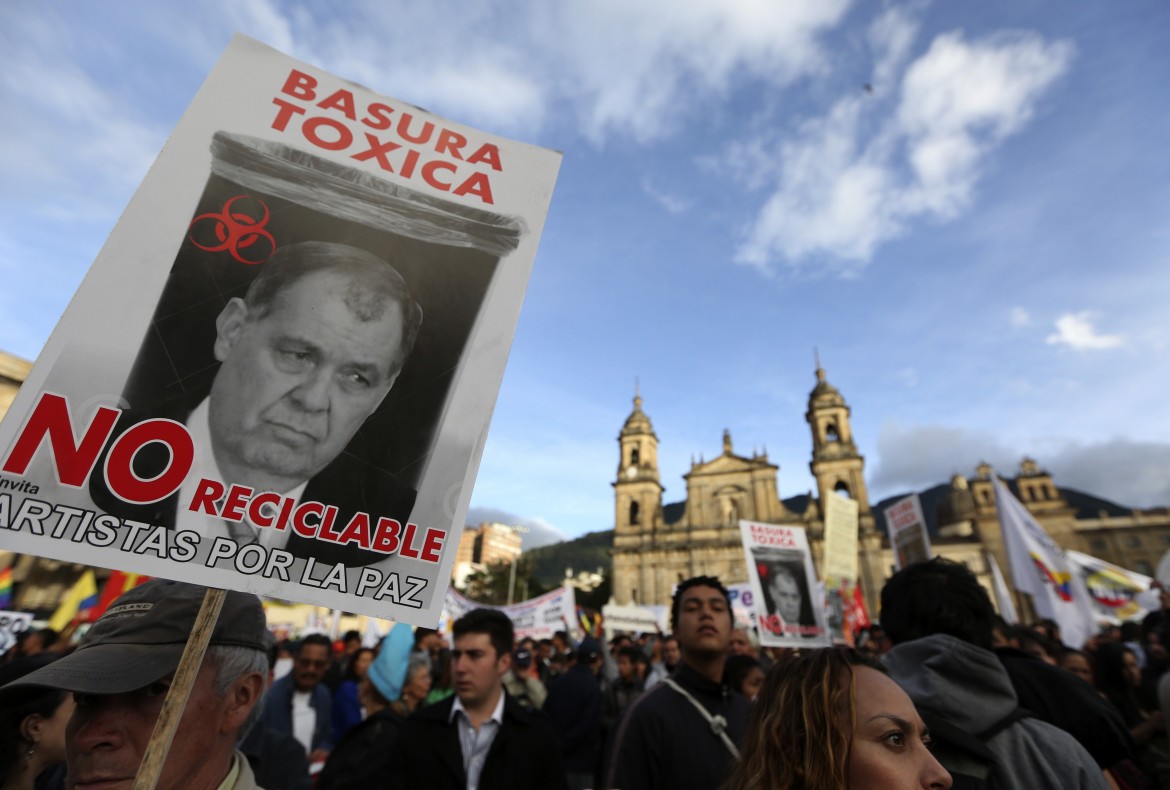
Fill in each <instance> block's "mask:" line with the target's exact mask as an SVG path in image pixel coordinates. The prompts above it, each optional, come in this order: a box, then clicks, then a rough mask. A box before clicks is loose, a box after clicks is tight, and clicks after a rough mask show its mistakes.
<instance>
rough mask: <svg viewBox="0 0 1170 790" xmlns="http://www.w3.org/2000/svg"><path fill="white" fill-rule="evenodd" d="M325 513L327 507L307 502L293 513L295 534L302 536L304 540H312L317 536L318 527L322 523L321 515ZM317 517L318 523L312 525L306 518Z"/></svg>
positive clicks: (318, 503)
mask: <svg viewBox="0 0 1170 790" xmlns="http://www.w3.org/2000/svg"><path fill="white" fill-rule="evenodd" d="M324 512H325V506H324V505H322V504H321V503H320V502H306V503H305V504H303V505H301V506H300V507H298V508H297V509H296V510H294V511H293V517H292V528H293V532H295V533H297V534H298V535H300V536H301V537H302V538H312V537H316V535H317V527H318V526H319V525H320V523H321V514H322V513H324ZM311 515H315V516H317V523H316V524H310V523H309V522H308V521H306V520H305V519H306V516H311Z"/></svg>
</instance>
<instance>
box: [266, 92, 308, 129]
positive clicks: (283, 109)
mask: <svg viewBox="0 0 1170 790" xmlns="http://www.w3.org/2000/svg"><path fill="white" fill-rule="evenodd" d="M272 103H273V104H275V105H276V106H277V107H279V108H280V112H278V113H277V114H276V118H275V119H274V120H273V121H272V128H273V129H275V130H276V131H278V132H283V131H284V130H285V127H287V126H288V122H289V120H290V119H291V118H292V117H293V116H294V115H304V114H305V108H304V107H298V106H296V105H295V104H290V103H289V102H286V101H285V100H284V99H273V100H272Z"/></svg>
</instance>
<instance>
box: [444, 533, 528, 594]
mask: <svg viewBox="0 0 1170 790" xmlns="http://www.w3.org/2000/svg"><path fill="white" fill-rule="evenodd" d="M522 540H523V537H522V536H521V535H520V531H519V530H517V529H516V528H515V527H510V526H508V525H507V524H495V523H491V524H488V523H485V524H480V525H479V526H478V527H471V526H468V527H467V528H465V529H464V530H463V535H462V536H461V537H460V538H459V550H458V552H457V553H456V554H455V566H454V568H453V570H452V571H451V578H452V580H453V582H454V584H455V587H456V588H458V589H462V588H463V585H464V584H465V583H466V581H467V577H468V576H470V575H471V574H473V573H475V572H476V571H484V570H486V569H487V568H488V566H491V565H498V564H500V563H510V562H514V561H515V560H516V559H517V558H518V557H519V556H520V553H521V551H522V549H521V547H520V543H521V541H522Z"/></svg>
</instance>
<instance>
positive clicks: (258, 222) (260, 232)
mask: <svg viewBox="0 0 1170 790" xmlns="http://www.w3.org/2000/svg"><path fill="white" fill-rule="evenodd" d="M245 198H248V199H249V200H251V201H252V202H253V203H254V204H255V205H258V206H259V207H260V208H261V209H262V210H263V215H262V216H260V217H259V218H256V217H253V216H250V215H249V214H246V213H244V212H243V211H240V210H239V209H237V210H235V211H232V204H233V203H235V202H236V201H237V200H243V199H245ZM201 220H210V221H211V222H212V223H213V224H212V229H213V232H214V233H215V238H216V240H217V241H218V242H219V243H218V244H201V243H200V242H199V241H198V240H196V238H195V234H194V233H192V234H191V235H190V236H188V237H187V238H189V239H190V240H191V243H192V244H194V245H195V246H196V247H198V248H199V249H201V250H205V251H207V252H223V251H224V250H226V251H227V252H229V253H231V256H232V257H233V258H235V259H236V260H237V261H239V262H240V263H246V264H250V265H251V264H257V263H264V261H266V260H268V259H269V258H270V257H271V256H272V253H273V252H275V251H276V239H274V238H272V234H271V233H269V232H268V231H266V230H265V229H264V226H265V225H267V224H268V206H266V205H264V201H262V200H257V199H255V198H249V197H248V196H247V195H236V196H235V197H234V198H232V199H231V200H229V201H228V202H227V203H224V204H223V209H221V210H220V212H219V213H218V214H200V215H199V216H197V217H196V218H195V219H193V220H191V225H190V227H189V228H188V230H190V231H194V230H195V225H196V224H197V223H198V222H200V221H201ZM205 227H206V226H205ZM200 235H201V236H206V232H204V233H203V234H200ZM204 240H205V241H206V240H207V239H204ZM257 242H260V245H259V248H258V249H255V250H251V252H253V253H255V252H262V251H263V249H264V247H265V246H267V247H268V253H267V254H266V255H251V256H248V257H244V255H243V252H244V251H248V250H249V248H250V247H254V246H256V243H257ZM264 242H267V245H265V244H264Z"/></svg>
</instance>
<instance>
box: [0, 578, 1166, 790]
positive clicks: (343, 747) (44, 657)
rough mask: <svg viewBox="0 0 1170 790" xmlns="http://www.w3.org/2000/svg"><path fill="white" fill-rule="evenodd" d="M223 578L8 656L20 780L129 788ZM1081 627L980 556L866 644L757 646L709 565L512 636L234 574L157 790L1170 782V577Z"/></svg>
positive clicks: (932, 585) (1, 708) (135, 595)
mask: <svg viewBox="0 0 1170 790" xmlns="http://www.w3.org/2000/svg"><path fill="white" fill-rule="evenodd" d="M204 593H205V590H204V589H203V588H201V587H198V586H195V585H190V584H183V583H178V582H170V581H164V580H153V581H150V582H148V583H146V584H143V585H141V586H139V587H137V588H135V589H133V590H131V591H129V592H127V593H125V594H124V595H123V596H122V597H121V598H119V599H118V600H117V601H115V602H114V604H113V605H112V606H111V607H110V608H109V609H108V610H107V612H106V613H105V614H104V615H103V616H102V617H101V618H100V619H99V620H98V621H97V622H96V623H95V624H94V625H93V627H92V628H90V630H89V631H88V632H87V633H86V634H85V635H84V636H83V637H82V639H81V642H80V644H79V645H78V646H76V647H75V648H72V649H70V648H62V647H60V644H59V642H58V641H57V635H56V634H52V633H48V632H36V633H33V634H29V635H27V636H26V637H25V638H24V639H23V640H22V642H21V643H20V644H19V645H18V646H17V647H15V648H13V649H12V650H10V651H9V652H8V654H6V656H5V661H4V663H3V664H2V665H0V790H7V788H22V789H23V788H59V787H68V788H87V787H101V788H116V787H122V786H125V787H130V786H131V785H132V783H133V780H134V776H135V774H136V772H137V770H138V766H139V763H140V762H141V760H142V757H143V753H144V750H145V748H146V744H147V742H148V741H149V739H150V736H151V732H152V731H153V729H154V724H155V721H156V720H157V718H158V716H159V711H160V710H161V708H162V705H163V700H164V698H165V697H166V692H167V690H168V688H169V686H170V684H171V682H172V680H173V678H174V675H175V671H176V668H177V666H178V663H179V659H180V656H181V654H182V652H183V649H184V646H185V643H186V641H187V637H188V634H189V633H190V631H191V628H192V626H193V625H194V622H195V618H196V614H197V612H198V611H199V607H200V605H201V603H202V600H203V597H204ZM1163 605H1164V607H1165V608H1164V609H1163V610H1162V611H1161V612H1156V613H1154V614H1152V615H1150V616H1149V617H1147V618H1146V619H1145V620H1144V621H1143V622H1141V623H1127V624H1125V625H1124V626H1122V627H1120V628H1114V627H1108V628H1106V629H1104V630H1102V631H1101V633H1100V634H1099V635H1098V636H1096V637H1094V639H1092V640H1091V641H1090V642H1089V643H1088V644H1086V645H1077V646H1066V645H1064V644H1063V643H1062V642H1061V634H1060V632H1059V629H1057V628H1056V626H1055V624H1053V623H1051V622H1040V623H1036V624H1034V625H1032V626H1029V627H1018V626H1012V625H1008V624H1007V623H1005V622H1004V621H1003V620H1001V619H999V618H998V617H997V615H996V614H995V610H994V608H993V607H992V605H991V601H990V598H989V597H988V595H987V592H986V591H985V590H984V589H983V588H982V587H981V586H980V585H979V583H978V581H977V580H976V579H975V577H974V576H973V575H972V574H971V573H970V572H969V571H968V570H967V569H966V568H965V567H964V566H962V565H958V564H955V563H952V562H948V561H946V560H941V559H935V560H931V561H929V562H925V563H919V564H917V565H912V566H910V567H908V568H905V569H903V570H902V571H900V572H898V573H897V574H895V576H894V577H892V578H891V579H890V580H889V581H888V582H887V583H886V585H885V587H884V588H883V590H882V593H881V625H880V626H876V625H875V626H874V627H872V628H870V629H867V630H865V631H864V632H862V633H860V634H858V635H857V639H856V643H857V644H856V646H854V647H846V646H836V647H830V648H818V649H807V648H804V649H800V650H790V649H777V648H761V647H760V646H759V645H758V644H757V643H756V640H755V638H754V636H753V633H752V632H751V631H749V630H744V629H740V628H737V627H735V623H734V620H733V615H732V611H731V606H730V599H729V596H728V593H727V590H726V589H725V588H724V587H723V585H722V584H721V583H720V581H719V580H718V579H716V578H713V577H707V576H699V577H695V578H692V579H689V580H686V581H684V582H682V583H680V584H679V586H678V588H677V590H676V593H675V596H674V600H673V602H672V606H671V633H670V634H668V635H667V634H661V633H659V634H641V635H618V636H615V637H613V638H612V639H610V640H609V642H608V643H607V644H606V643H603V642H602V641H601V640H599V639H597V638H594V637H591V636H586V637H585V638H583V639H573V638H571V636H570V633H569V631H568V629H566V631H563V632H558V633H557V634H555V635H554V636H553V637H552V638H551V639H547V640H533V639H527V638H525V639H520V640H516V639H515V634H514V630H513V625H512V622H511V621H510V620H509V619H508V617H507V616H506V615H505V614H503V613H502V612H500V611H498V610H496V609H490V608H482V609H475V610H473V611H471V612H469V613H467V614H466V615H464V616H463V617H461V618H459V619H458V620H456V621H455V622H454V623H453V624H452V629H451V634H450V636H449V638H448V637H445V636H444V635H442V634H440V633H439V632H437V631H434V630H430V629H422V628H418V629H411V628H410V627H408V626H405V625H401V624H400V625H396V626H395V627H394V628H393V629H392V630H391V631H390V632H389V634H387V635H386V637H385V638H384V639H382V640H381V642H380V643H379V644H378V645H377V646H374V647H368V646H363V644H362V639H361V637H360V635H359V634H357V633H355V632H351V633H348V634H345V636H344V637H343V639H342V640H341V642H340V643H339V644H334V643H333V642H332V641H331V640H330V639H329V638H327V637H325V636H322V635H309V636H306V637H304V638H303V639H301V640H299V641H298V642H296V643H280V642H278V641H277V640H276V639H275V637H273V635H272V634H271V633H270V632H269V631H268V629H267V627H266V623H265V619H264V612H263V608H262V606H261V604H260V601H259V600H258V599H257V598H256V597H255V596H252V595H247V594H243V593H236V592H230V593H228V594H227V597H226V601H225V604H224V608H223V611H222V613H221V615H220V617H219V619H218V621H217V624H216V627H215V630H214V632H213V634H212V636H211V642H210V647H209V649H208V653H207V656H206V657H205V658H204V661H203V664H202V666H201V668H200V670H199V673H198V675H197V677H196V678H195V681H194V685H193V687H192V690H191V693H190V697H189V699H188V703H187V706H186V708H185V709H184V712H183V714H182V718H181V720H180V722H179V725H178V731H177V733H176V735H175V738H174V741H173V744H172V746H171V748H170V751H169V753H168V756H167V760H166V763H165V765H164V766H163V769H162V773H161V776H160V778H159V783H158V786H159V787H160V788H208V790H215V789H217V788H224V790H249V789H250V788H267V789H268V790H285V788H289V789H293V790H309V789H310V788H314V787H315V788H318V790H330V789H331V788H358V787H360V788H365V787H387V788H428V789H429V788H440V789H442V788H452V790H456V789H457V790H465V789H467V790H491V789H492V788H521V789H523V788H531V789H532V790H568V789H569V788H571V789H572V790H583V789H584V788H622V790H641V789H643V788H644V789H646V790H652V789H653V788H697V789H704V788H705V789H709V790H717V789H719V788H722V789H723V790H782V789H791V790H798V789H799V790H831V789H833V790H836V789H839V788H848V789H849V790H868V789H869V788H911V787H913V788H951V787H953V788H969V787H987V788H1021V790H1022V789H1023V788H1027V789H1028V790H1036V789H1037V788H1039V789H1041V790H1044V789H1046V788H1051V789H1052V790H1068V789H1070V788H1120V790H1138V789H1139V788H1162V787H1168V786H1170V749H1168V748H1167V746H1168V744H1167V735H1166V728H1165V717H1164V714H1163V710H1164V709H1166V707H1167V706H1170V675H1167V672H1166V671H1167V669H1170V654H1168V653H1167V650H1166V648H1165V647H1164V645H1170V596H1164V598H1163Z"/></svg>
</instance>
